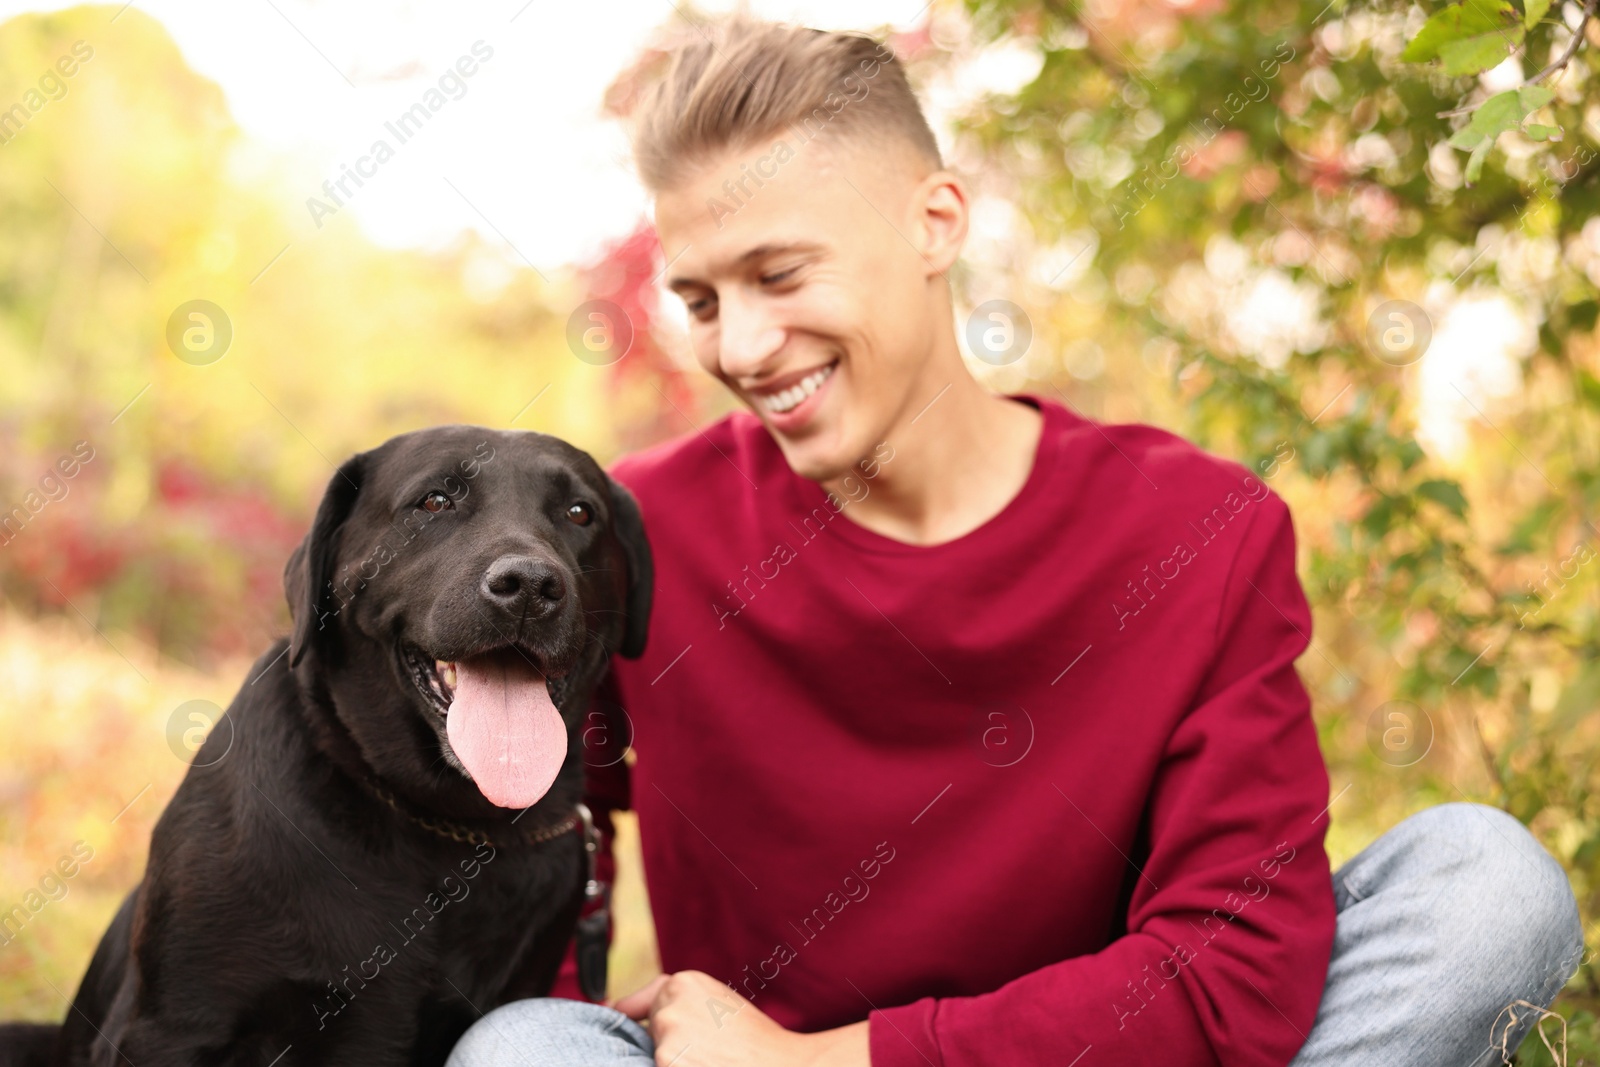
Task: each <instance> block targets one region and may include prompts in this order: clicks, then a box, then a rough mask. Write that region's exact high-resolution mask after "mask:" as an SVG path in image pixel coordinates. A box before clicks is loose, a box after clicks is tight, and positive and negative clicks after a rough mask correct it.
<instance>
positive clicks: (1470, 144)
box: [1450, 85, 1555, 185]
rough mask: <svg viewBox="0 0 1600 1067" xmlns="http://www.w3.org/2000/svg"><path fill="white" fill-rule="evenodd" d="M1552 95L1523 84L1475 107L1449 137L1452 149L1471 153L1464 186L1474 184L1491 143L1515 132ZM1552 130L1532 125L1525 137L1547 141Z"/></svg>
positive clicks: (1550, 98) (1549, 92) (1543, 89)
mask: <svg viewBox="0 0 1600 1067" xmlns="http://www.w3.org/2000/svg"><path fill="white" fill-rule="evenodd" d="M1554 96H1555V93H1554V92H1552V91H1551V90H1550V89H1547V88H1545V87H1544V86H1543V85H1524V86H1522V87H1521V88H1519V89H1507V90H1506V91H1505V92H1503V93H1496V94H1495V95H1493V96H1491V97H1490V98H1489V99H1487V100H1485V101H1484V102H1483V103H1482V104H1479V105H1478V109H1477V110H1476V111H1474V112H1473V113H1472V119H1471V121H1469V122H1468V123H1467V124H1466V125H1465V126H1463V127H1462V128H1461V129H1459V130H1457V131H1456V132H1455V133H1454V134H1452V135H1451V137H1450V145H1451V146H1452V147H1454V148H1459V149H1462V150H1463V151H1470V152H1471V153H1472V156H1471V158H1469V159H1468V160H1467V175H1466V177H1467V184H1468V185H1471V184H1472V183H1474V182H1476V181H1477V180H1478V176H1479V175H1480V174H1482V173H1483V163H1484V160H1486V159H1488V158H1489V150H1490V149H1491V148H1493V147H1494V143H1495V140H1496V139H1497V138H1499V136H1500V135H1501V134H1502V133H1505V132H1506V131H1507V130H1514V129H1517V128H1518V127H1519V126H1521V125H1522V123H1523V120H1525V119H1526V118H1527V117H1528V116H1529V115H1531V114H1533V113H1534V112H1535V111H1537V110H1538V109H1539V108H1541V107H1544V105H1546V104H1548V103H1549V102H1550V101H1551V100H1552V99H1553V98H1554ZM1553 129H1555V128H1554V127H1549V126H1540V125H1537V124H1536V125H1534V126H1532V127H1530V130H1531V132H1530V133H1529V136H1530V137H1532V138H1533V139H1534V140H1536V141H1543V140H1547V139H1548V138H1549V133H1548V132H1547V131H1550V130H1553ZM1540 134H1543V136H1539V135H1540Z"/></svg>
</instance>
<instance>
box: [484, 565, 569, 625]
mask: <svg viewBox="0 0 1600 1067" xmlns="http://www.w3.org/2000/svg"><path fill="white" fill-rule="evenodd" d="M483 595H484V597H485V598H487V599H488V600H489V602H490V603H493V604H498V605H500V606H502V607H505V608H507V609H509V610H511V611H515V612H517V613H519V614H528V613H542V612H546V611H550V610H553V609H554V608H556V607H557V606H558V605H559V604H560V603H561V601H562V600H563V599H564V598H565V597H566V595H567V583H566V580H565V579H564V578H562V577H561V572H560V571H558V570H557V569H556V568H555V567H553V566H551V565H550V564H549V563H546V562H545V561H544V560H540V559H533V558H532V557H529V556H501V557H500V558H499V559H497V560H495V561H494V562H493V563H491V564H490V565H489V569H488V570H487V571H486V572H484V575H483Z"/></svg>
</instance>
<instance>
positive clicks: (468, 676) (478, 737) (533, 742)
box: [445, 652, 567, 808]
mask: <svg viewBox="0 0 1600 1067" xmlns="http://www.w3.org/2000/svg"><path fill="white" fill-rule="evenodd" d="M445 732H446V733H447V734H448V735H449V737H450V747H451V748H453V749H455V753H456V755H457V756H458V757H459V758H460V760H461V762H462V763H463V764H465V765H466V768H467V771H468V773H470V774H471V775H472V780H473V781H474V782H476V783H477V785H478V790H479V791H480V792H481V793H483V795H484V796H485V797H488V798H489V801H490V802H491V803H493V804H497V805H499V806H500V807H502V808H525V807H527V806H528V805H529V804H532V803H533V802H534V801H536V800H538V799H539V798H540V797H542V796H544V795H545V793H546V792H548V791H549V789H550V785H551V783H553V782H554V781H555V780H556V773H557V772H558V771H560V770H561V764H562V763H563V762H564V761H565V760H566V758H567V727H566V724H565V723H563V722H562V721H561V713H560V712H559V711H557V710H556V706H555V704H554V702H552V701H551V699H550V693H549V691H548V690H547V689H546V688H545V684H544V675H542V674H540V673H539V672H538V671H537V670H535V669H534V667H533V665H532V664H531V663H529V662H528V661H527V660H526V659H524V658H523V657H522V656H520V655H518V654H516V653H515V652H511V653H501V654H496V655H491V656H480V657H478V658H476V659H471V660H462V661H460V662H458V663H457V664H456V691H455V699H454V700H452V701H451V703H450V714H449V717H448V718H447V719H446V727H445Z"/></svg>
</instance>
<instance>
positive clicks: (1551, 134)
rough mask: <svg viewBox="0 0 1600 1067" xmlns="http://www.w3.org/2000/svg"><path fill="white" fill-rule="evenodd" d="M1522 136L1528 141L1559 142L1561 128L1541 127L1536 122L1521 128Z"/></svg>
mask: <svg viewBox="0 0 1600 1067" xmlns="http://www.w3.org/2000/svg"><path fill="white" fill-rule="evenodd" d="M1522 134H1523V136H1525V137H1526V138H1528V140H1530V141H1559V140H1561V127H1560V126H1541V125H1540V124H1539V123H1537V122H1530V123H1528V124H1527V125H1526V126H1524V127H1523V128H1522Z"/></svg>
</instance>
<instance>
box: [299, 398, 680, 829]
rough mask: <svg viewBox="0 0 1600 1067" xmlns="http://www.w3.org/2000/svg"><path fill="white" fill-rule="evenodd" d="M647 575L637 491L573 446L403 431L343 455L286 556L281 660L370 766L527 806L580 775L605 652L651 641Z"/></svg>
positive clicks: (435, 792)
mask: <svg viewBox="0 0 1600 1067" xmlns="http://www.w3.org/2000/svg"><path fill="white" fill-rule="evenodd" d="M652 585H653V570H652V566H651V559H650V548H649V544H648V542H647V541H646V540H645V534H644V526H643V523H642V521H641V519H640V515H639V507H638V504H637V503H636V502H635V501H634V499H633V497H632V495H631V494H629V493H628V491H627V490H626V489H624V488H623V487H622V486H621V485H619V484H617V483H616V482H615V481H613V480H612V479H611V478H610V477H609V476H608V475H607V474H606V473H605V472H604V471H603V470H601V469H600V467H599V465H598V464H596V463H595V462H594V460H593V459H591V458H590V457H589V456H588V455H587V454H586V453H584V452H581V451H579V450H578V449H576V448H573V447H572V446H571V445H569V444H567V443H566V442H564V441H562V440H560V439H558V438H555V437H550V436H547V435H545V434H538V433H520V432H508V431H499V430H487V429H482V428H479V427H472V426H445V427H439V428H437V429H431V430H423V431H419V432H417V433H409V434H404V435H402V436H400V437H396V438H394V439H392V440H390V441H388V442H386V443H384V444H383V445H381V446H379V447H378V448H375V449H373V450H372V451H370V452H363V453H361V454H359V455H357V456H354V457H352V458H351V459H349V460H347V461H346V462H345V463H344V464H343V465H342V466H341V467H340V468H339V470H338V471H337V472H336V473H335V474H334V476H333V478H332V480H331V481H330V482H329V483H328V489H327V492H326V494H325V495H324V497H323V500H322V504H321V506H320V507H319V508H318V510H317V515H316V519H315V520H314V522H313V523H312V527H311V531H310V532H309V533H308V534H307V535H306V538H305V540H304V542H302V543H301V545H300V546H299V548H297V549H296V550H295V551H294V553H293V555H292V556H291V557H290V559H289V563H288V566H287V567H286V569H285V572H284V586H285V590H286V592H287V594H288V598H289V608H290V613H291V614H292V616H293V619H294V629H293V633H292V635H291V637H290V648H289V662H290V666H291V667H292V668H294V669H295V671H296V673H297V675H298V676H299V677H300V678H301V679H302V680H303V681H304V682H306V683H308V684H309V685H310V687H311V688H313V689H314V690H316V691H318V692H322V693H326V694H328V695H329V697H330V698H331V704H332V706H333V708H334V710H335V712H336V714H337V716H338V721H339V724H340V725H341V726H342V727H343V729H344V731H345V732H347V733H348V735H349V736H350V737H351V738H352V739H353V740H354V742H355V745H356V747H357V749H358V750H359V752H360V756H361V759H362V760H363V761H364V762H365V763H366V764H367V766H368V767H369V768H370V769H371V770H372V771H373V772H375V773H376V774H378V775H379V776H381V777H383V778H385V779H387V780H389V781H391V782H394V783H396V784H398V785H401V786H402V788H403V789H404V790H405V791H406V792H410V793H413V794H417V793H420V794H424V795H427V796H429V797H439V798H440V799H442V800H446V801H448V800H449V799H450V794H452V793H455V794H456V798H455V799H456V800H458V801H459V800H460V794H461V792H462V790H463V788H464V787H466V786H467V783H468V782H470V783H471V786H475V787H476V790H477V792H479V793H481V794H482V797H483V798H485V799H487V800H488V801H489V802H490V803H492V804H494V805H495V806H497V807H499V808H512V809H521V808H526V807H528V806H529V805H532V804H534V803H535V802H537V801H538V800H539V799H540V798H541V797H543V796H545V795H546V793H548V792H549V791H550V789H551V786H552V784H553V783H554V782H555V781H556V778H557V775H558V773H559V772H560V771H561V770H562V767H563V764H564V763H570V764H572V766H570V767H569V768H568V771H569V773H568V775H567V776H565V777H568V778H576V777H577V776H581V769H580V768H579V767H578V766H577V764H578V761H576V760H573V761H569V760H568V759H567V757H568V755H569V753H572V752H576V751H577V750H578V748H577V746H578V736H577V734H578V730H577V727H578V720H579V717H580V716H582V715H583V714H584V712H585V711H586V710H587V705H588V703H589V701H590V699H591V697H592V696H593V693H594V689H595V686H596V684H597V683H598V681H599V679H600V676H601V674H602V672H603V671H604V669H605V664H606V661H607V659H608V657H609V656H610V654H611V653H612V652H620V653H621V654H622V655H624V656H629V657H637V656H639V655H640V654H641V653H642V652H643V651H644V642H645V633H646V628H647V625H648V622H649V616H650V599H651V590H652ZM441 764H442V765H441ZM441 794H442V796H441ZM474 799H476V798H474ZM480 803H481V802H480ZM442 806H444V807H446V808H452V809H455V810H461V808H462V805H461V804H460V803H454V804H451V803H446V804H444V805H442ZM466 807H467V809H468V810H470V808H471V805H470V804H469V805H466Z"/></svg>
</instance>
